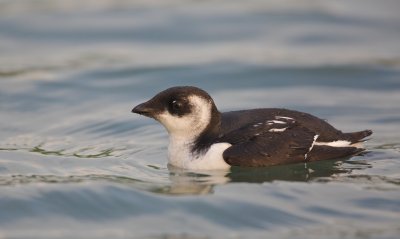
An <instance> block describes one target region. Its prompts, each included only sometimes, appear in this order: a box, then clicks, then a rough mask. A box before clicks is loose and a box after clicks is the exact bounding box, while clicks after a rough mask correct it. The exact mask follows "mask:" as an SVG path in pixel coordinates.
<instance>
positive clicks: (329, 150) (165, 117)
mask: <svg viewBox="0 0 400 239" xmlns="http://www.w3.org/2000/svg"><path fill="white" fill-rule="evenodd" d="M132 112H133V113H137V114H140V115H144V116H147V117H150V118H153V119H155V120H157V121H158V122H160V123H161V124H162V125H163V126H164V127H165V129H166V130H167V131H168V134H169V146H168V162H169V164H171V165H173V166H175V167H180V168H185V169H192V170H214V169H227V168H230V167H231V166H242V167H265V166H272V165H278V164H289V163H301V162H311V161H317V160H326V159H335V158H342V157H346V156H352V155H357V154H360V153H361V152H362V151H364V148H362V147H360V144H361V142H363V141H364V140H365V137H367V136H369V135H371V134H372V131H371V130H363V131H359V132H352V133H343V132H342V131H340V130H337V129H335V128H334V127H333V126H331V125H330V124H328V123H327V122H326V121H325V120H322V119H320V118H317V117H315V116H313V115H311V114H308V113H303V112H298V111H294V110H288V109H279V108H260V109H250V110H240V111H231V112H225V113H221V112H219V111H218V109H217V107H216V105H215V103H214V100H213V99H212V98H211V96H210V95H209V94H208V93H207V92H205V91H204V90H202V89H199V88H197V87H193V86H178V87H172V88H169V89H166V90H164V91H162V92H160V93H158V94H156V95H155V96H154V97H153V98H152V99H150V100H149V101H147V102H144V103H142V104H139V105H137V106H136V107H134V108H133V109H132Z"/></svg>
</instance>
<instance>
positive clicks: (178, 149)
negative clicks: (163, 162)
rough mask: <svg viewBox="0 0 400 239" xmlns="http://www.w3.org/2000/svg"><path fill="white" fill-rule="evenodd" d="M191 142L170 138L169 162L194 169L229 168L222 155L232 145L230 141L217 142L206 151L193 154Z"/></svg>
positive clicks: (176, 165)
mask: <svg viewBox="0 0 400 239" xmlns="http://www.w3.org/2000/svg"><path fill="white" fill-rule="evenodd" d="M190 145H191V144H190V143H188V142H184V141H180V140H179V139H173V138H172V139H170V144H169V146H168V162H169V163H170V164H171V165H173V166H175V167H180V168H185V169H192V170H218V169H228V168H230V167H231V166H230V165H229V164H227V163H226V162H225V160H224V158H223V157H222V154H223V152H224V151H225V150H226V149H227V148H229V147H231V146H232V145H231V144H229V143H216V144H213V145H211V147H210V148H209V149H208V150H207V151H206V152H204V153H200V154H196V153H195V154H193V153H192V152H191V150H190Z"/></svg>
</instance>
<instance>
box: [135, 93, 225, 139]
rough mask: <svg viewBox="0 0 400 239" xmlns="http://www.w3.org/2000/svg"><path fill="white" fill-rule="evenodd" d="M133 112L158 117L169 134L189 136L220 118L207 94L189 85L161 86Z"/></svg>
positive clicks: (156, 118)
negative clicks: (164, 87) (155, 93)
mask: <svg viewBox="0 0 400 239" xmlns="http://www.w3.org/2000/svg"><path fill="white" fill-rule="evenodd" d="M132 112H133V113H137V114H140V115H144V116H147V117H151V118H154V119H155V120H157V121H159V122H160V123H161V124H162V125H163V126H164V127H165V128H166V129H167V131H168V133H169V134H170V136H173V137H183V138H191V139H195V138H196V137H197V136H199V135H200V134H201V133H202V132H203V131H204V130H205V129H206V128H207V127H211V128H212V127H213V126H212V124H218V123H219V121H220V119H219V117H220V114H219V112H218V110H217V108H216V106H215V104H214V101H213V99H212V98H211V97H210V95H209V94H208V93H207V92H205V91H203V90H201V89H199V88H196V87H192V86H180V87H172V88H169V89H167V90H164V91H162V92H160V93H158V94H157V95H155V96H154V97H153V98H152V99H150V100H149V101H146V102H144V103H142V104H139V105H137V106H136V107H135V108H133V109H132Z"/></svg>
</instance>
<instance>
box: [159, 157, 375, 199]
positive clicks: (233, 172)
mask: <svg viewBox="0 0 400 239" xmlns="http://www.w3.org/2000/svg"><path fill="white" fill-rule="evenodd" d="M365 167H369V164H367V163H365V162H364V161H343V160H326V161H318V162H312V163H305V164H291V165H279V166H272V167H264V168H243V167H232V168H231V169H229V170H226V171H196V172H194V171H188V170H185V169H180V168H176V167H173V166H170V165H169V166H168V169H169V171H170V174H169V178H170V181H171V185H169V186H166V187H163V188H162V189H159V190H157V192H158V193H163V194H173V195H193V194H210V193H213V188H214V186H215V185H220V184H226V183H235V182H246V183H264V182H272V181H295V182H309V181H313V180H315V179H321V178H329V177H333V176H336V175H340V174H349V173H351V171H353V170H355V169H361V168H365Z"/></svg>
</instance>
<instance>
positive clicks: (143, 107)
mask: <svg viewBox="0 0 400 239" xmlns="http://www.w3.org/2000/svg"><path fill="white" fill-rule="evenodd" d="M156 112H157V110H156V109H155V108H154V107H152V104H151V102H149V101H147V102H144V103H142V104H139V105H137V106H135V108H133V109H132V113H136V114H140V115H144V116H148V117H153V116H154V114H155V113H156Z"/></svg>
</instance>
